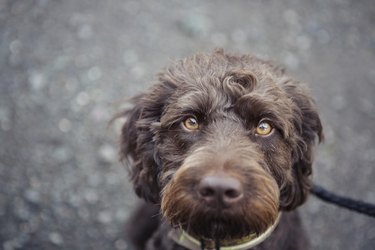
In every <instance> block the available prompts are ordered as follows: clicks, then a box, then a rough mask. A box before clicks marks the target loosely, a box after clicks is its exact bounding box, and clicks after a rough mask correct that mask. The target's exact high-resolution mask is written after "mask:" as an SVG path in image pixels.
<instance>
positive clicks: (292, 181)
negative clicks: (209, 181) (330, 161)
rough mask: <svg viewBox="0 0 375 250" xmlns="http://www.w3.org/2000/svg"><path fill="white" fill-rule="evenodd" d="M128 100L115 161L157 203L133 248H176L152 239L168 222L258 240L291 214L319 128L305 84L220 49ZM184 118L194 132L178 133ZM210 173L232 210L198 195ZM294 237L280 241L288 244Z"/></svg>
mask: <svg viewBox="0 0 375 250" xmlns="http://www.w3.org/2000/svg"><path fill="white" fill-rule="evenodd" d="M133 104H134V107H133V108H132V109H130V110H127V111H125V112H123V113H122V116H124V117H125V118H126V119H127V120H126V122H125V124H124V126H123V129H122V137H121V142H122V144H121V156H122V158H123V159H128V160H129V161H130V173H131V177H132V181H133V183H134V188H135V191H136V193H137V195H138V196H140V197H142V198H143V199H145V200H146V201H148V202H151V203H154V204H160V209H161V214H162V219H163V220H165V221H166V223H165V224H160V225H161V226H160V228H159V229H157V230H155V232H154V235H153V236H152V237H150V239H149V240H148V241H149V243H147V244H146V241H147V240H145V241H144V243H143V244H141V245H142V246H140V249H143V248H144V247H145V245H147V247H146V249H183V248H179V247H177V246H175V245H174V243H172V241H171V240H170V239H169V238H168V236H167V234H165V233H162V234H161V232H162V231H163V230H165V228H166V227H167V228H170V227H171V226H172V227H176V226H179V227H182V228H183V229H185V230H186V231H188V232H189V233H191V234H192V235H194V236H196V237H198V238H205V239H219V240H227V241H231V240H236V239H238V238H241V237H243V236H246V235H249V234H251V233H257V234H260V233H262V232H264V231H265V230H266V229H267V228H268V227H269V226H270V225H272V224H273V223H274V222H275V220H276V218H277V215H278V212H279V211H292V210H294V209H295V208H296V207H298V206H299V205H301V204H302V203H303V202H304V201H305V200H306V198H307V195H308V193H309V189H310V187H311V181H310V179H309V176H310V175H311V172H312V162H313V148H314V144H315V138H316V137H318V140H319V141H320V140H322V139H323V133H322V126H321V123H320V119H319V116H318V114H317V111H316V108H315V104H314V102H313V100H312V97H311V95H310V93H309V91H308V89H307V87H306V86H305V85H304V84H301V83H299V82H297V81H296V80H294V79H292V78H291V77H289V76H287V75H286V74H285V72H284V70H283V69H281V68H279V67H277V66H274V65H273V64H272V63H270V62H267V61H263V60H261V59H258V58H256V57H254V56H249V55H243V56H238V55H230V54H226V53H224V51H223V50H217V51H215V52H213V53H212V54H197V55H194V56H192V57H189V58H186V59H183V60H180V61H177V62H175V63H173V64H172V65H170V66H169V67H167V68H166V69H164V70H163V71H162V72H161V73H159V75H158V78H157V82H156V83H155V84H154V85H153V86H152V87H151V88H150V89H149V90H148V91H146V92H144V93H143V94H140V95H139V96H136V97H135V98H134V99H133ZM188 117H194V118H195V119H196V120H197V121H198V123H199V129H197V130H194V131H189V130H187V129H185V128H184V127H183V125H182V124H183V122H184V120H185V119H187V118H188ZM263 120H266V121H267V122H268V123H270V124H271V125H272V127H273V130H272V133H270V134H269V135H267V136H261V135H259V134H257V133H256V127H257V126H258V124H259V122H261V121H263ZM218 175H220V176H224V177H223V178H225V180H230V181H232V180H234V182H235V183H236V185H237V184H238V185H239V186H240V187H239V188H238V189H239V192H240V194H241V195H240V197H241V198H240V199H238V201H237V199H236V201H235V202H234V204H232V203H230V204H229V203H228V204H227V203H225V205H227V206H223V207H222V206H215V205H220V204H221V203H220V202H218V203H215V202H214V203H212V202H211V201H210V202H208V201H207V199H206V198H207V197H202V192H201V193H200V191H199V190H198V189H199V186H200V185H201V184H200V183H202V180H203V179H204V178H205V177H207V176H208V177H210V176H214V177H216V176H218ZM220 178H221V177H220ZM232 182H233V181H232ZM220 185H221V184H220ZM213 204H214V205H213ZM293 213H294V212H293ZM293 216H294V217H296V216H297V215H293ZM293 216H291V215H289V217H293ZM285 217H287V218H288V216H283V219H282V221H281V223H280V225H279V227H278V228H277V229H276V231H275V232H274V235H278V234H280V235H282V234H285V237H281V238H280V237H279V236H273V237H276V238H278V240H279V241H280V239H282V238H283V239H286V237H289V236H287V235H286V234H287V233H288V230H289V229H288V227H285V229H284V230H282V229H280V228H281V227H283V226H282V225H283V224H285V223H286V222H285V221H288V220H287V219H285ZM294 217H293V218H294ZM296 218H297V219H293V220H292V221H294V224H295V225H294V226H295V228H299V227H300V225H299V222H298V221H299V220H298V217H296ZM287 224H288V223H287ZM134 226H136V225H134ZM290 228H292V227H290ZM293 230H295V229H293ZM293 230H292V231H293ZM156 239H158V240H156ZM295 240H296V239H294V241H292V240H291V241H290V244H291V245H294V246H297V245H298V244H297V243H298V242H295ZM269 241H272V237H271V238H270V239H269V240H267V241H266V242H265V243H263V244H262V245H261V246H260V247H262V246H264V247H268V248H260V249H298V248H288V247H281V244H279V245H275V246H274V245H273V244H271V243H270V242H269ZM302 241H303V239H302V238H301V239H300V240H299V242H302ZM267 242H268V243H267ZM286 245H288V244H286ZM286 245H285V246H286ZM173 246H175V247H173ZM276 246H278V247H276Z"/></svg>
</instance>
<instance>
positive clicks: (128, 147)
mask: <svg viewBox="0 0 375 250" xmlns="http://www.w3.org/2000/svg"><path fill="white" fill-rule="evenodd" d="M159 79H160V80H163V79H162V78H161V77H160V78H159ZM174 86H175V85H173V84H171V83H168V82H159V83H158V84H156V85H154V86H153V87H152V88H151V89H149V91H147V92H145V93H143V94H141V95H138V96H136V97H134V98H133V99H132V103H133V105H134V106H133V108H131V109H129V110H126V111H124V112H123V113H122V114H120V115H119V117H124V118H125V119H126V121H125V123H124V125H123V127H122V134H121V151H120V155H121V159H122V160H128V162H129V166H130V168H129V170H130V175H131V179H132V182H133V185H134V190H135V192H136V194H137V195H138V196H139V197H141V198H143V199H145V200H146V201H149V202H152V203H157V202H158V201H159V199H160V196H159V193H160V186H159V183H158V178H159V176H158V175H159V172H160V167H161V166H160V160H159V156H158V152H157V146H156V143H157V142H156V138H157V127H158V124H159V122H160V117H161V116H162V114H163V111H164V108H165V106H166V103H167V100H168V98H169V97H170V96H171V95H172V93H173V91H174Z"/></svg>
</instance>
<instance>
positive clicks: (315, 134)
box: [280, 82, 324, 210]
mask: <svg viewBox="0 0 375 250" xmlns="http://www.w3.org/2000/svg"><path fill="white" fill-rule="evenodd" d="M297 84H298V83H297ZM297 84H295V83H291V82H289V83H286V84H285V86H284V88H285V90H286V92H287V94H288V95H289V98H290V99H291V100H292V101H293V102H294V104H295V109H296V110H295V119H294V121H293V122H294V129H295V131H296V133H297V134H298V137H297V138H298V139H297V145H296V147H295V148H294V149H293V156H292V157H293V166H292V176H293V180H292V183H291V184H289V185H286V186H285V187H284V188H282V190H281V201H280V207H281V208H282V209H284V210H292V209H294V208H296V207H297V206H299V205H301V204H302V203H303V202H305V200H306V198H307V196H308V194H309V192H310V189H311V185H312V183H311V179H310V175H311V173H312V163H313V157H314V146H315V139H316V138H318V142H321V141H322V140H323V139H324V135H323V128H322V124H321V122H320V118H319V115H318V113H317V111H316V107H315V103H314V101H313V99H312V97H311V95H310V92H309V90H308V89H307V87H306V86H305V85H303V84H298V85H297Z"/></svg>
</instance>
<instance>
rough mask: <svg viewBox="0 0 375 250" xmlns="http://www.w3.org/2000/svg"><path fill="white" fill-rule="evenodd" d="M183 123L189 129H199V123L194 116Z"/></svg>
mask: <svg viewBox="0 0 375 250" xmlns="http://www.w3.org/2000/svg"><path fill="white" fill-rule="evenodd" d="M182 124H183V125H184V127H185V128H186V129H187V130H197V129H199V123H198V121H197V119H195V118H194V117H188V118H187V119H186V120H185V121H184V122H183V123H182Z"/></svg>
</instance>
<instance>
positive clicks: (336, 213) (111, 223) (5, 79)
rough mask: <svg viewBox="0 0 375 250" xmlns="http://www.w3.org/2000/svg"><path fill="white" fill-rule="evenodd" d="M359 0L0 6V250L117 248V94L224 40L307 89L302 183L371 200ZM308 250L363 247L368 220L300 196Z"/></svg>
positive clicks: (369, 110)
mask: <svg viewBox="0 0 375 250" xmlns="http://www.w3.org/2000/svg"><path fill="white" fill-rule="evenodd" d="M374 27H375V2H374V1H372V0H367V1H366V0H362V1H350V0H332V1H326V0H314V1H299V0H263V1H261V0H252V1H250V0H249V1H225V0H216V1H214V0H212V1H199V0H191V1H178V0H170V1H160V0H159V1H146V0H135V1H128V0H109V1H100V0H79V1H78V0H65V1H62V0H30V1H21V0H9V1H6V0H0V187H1V188H0V249H4V250H11V249H31V250H32V249H119V250H120V249H130V248H129V247H128V246H127V243H126V241H125V240H124V233H123V225H124V221H125V220H126V218H127V217H128V216H129V212H130V211H131V209H132V208H133V207H134V204H135V203H136V201H137V200H136V198H135V197H134V195H133V191H132V188H131V186H130V184H129V181H128V177H127V173H126V168H125V167H124V166H122V165H121V164H120V163H119V162H118V159H117V138H118V131H119V123H115V124H113V126H110V127H108V126H107V125H108V121H109V120H110V118H111V116H112V115H113V114H114V113H115V112H117V111H119V110H121V107H123V101H124V100H125V99H126V98H128V97H130V96H132V95H134V94H136V93H138V92H140V91H142V90H143V89H145V88H146V87H147V86H149V85H150V84H151V83H152V79H153V76H154V74H155V73H156V72H157V71H158V69H160V68H161V67H163V66H164V65H165V64H167V63H168V62H170V61H171V60H173V59H176V58H180V57H184V56H187V55H190V54H192V53H194V52H197V51H212V50H213V49H214V48H215V47H223V48H225V49H226V50H228V51H233V52H239V53H254V54H257V55H259V56H261V57H263V58H270V59H273V60H275V61H278V62H280V63H281V64H283V65H284V66H285V67H286V68H287V69H288V70H289V72H290V73H291V74H292V75H294V76H296V78H298V79H300V80H302V81H305V82H308V83H309V85H310V86H311V88H312V91H313V93H314V95H315V96H316V100H317V104H318V108H319V110H320V114H321V117H322V120H323V124H324V128H325V134H326V141H325V143H324V144H322V145H320V146H319V147H318V150H317V151H318V154H317V157H316V164H315V172H314V180H315V182H316V183H320V184H322V185H324V186H325V187H327V188H329V189H331V190H335V191H336V192H337V193H339V194H344V195H348V196H351V197H354V198H358V199H363V200H367V201H369V202H373V203H374V202H375V181H374V179H375V171H374V165H375V133H374V127H375V98H374V94H375V28H374ZM301 212H302V214H303V220H304V224H305V226H306V228H307V230H308V231H309V233H310V238H311V242H312V245H313V249H368V250H370V249H374V248H375V220H374V219H371V218H368V217H365V216H362V215H358V214H355V213H352V212H348V211H346V210H343V209H339V208H336V207H334V206H331V205H326V204H324V203H322V202H321V201H319V200H317V199H315V198H313V197H312V198H311V199H309V201H308V202H307V204H306V205H305V206H304V207H302V208H301Z"/></svg>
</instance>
